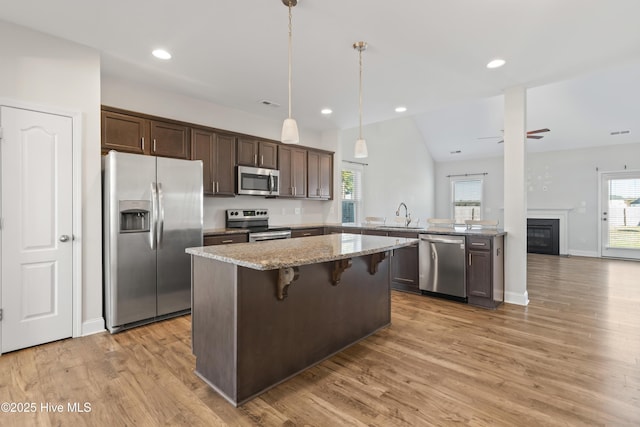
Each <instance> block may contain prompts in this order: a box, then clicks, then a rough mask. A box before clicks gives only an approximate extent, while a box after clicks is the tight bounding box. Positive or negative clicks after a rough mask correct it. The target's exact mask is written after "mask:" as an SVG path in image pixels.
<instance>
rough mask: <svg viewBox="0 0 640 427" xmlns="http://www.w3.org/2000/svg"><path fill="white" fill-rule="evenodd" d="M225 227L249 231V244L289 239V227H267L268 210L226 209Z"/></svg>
mask: <svg viewBox="0 0 640 427" xmlns="http://www.w3.org/2000/svg"><path fill="white" fill-rule="evenodd" d="M226 227H227V228H244V229H247V230H249V241H250V242H261V241H263V240H275V239H288V238H290V237H291V228H289V227H269V210H268V209H227V218H226Z"/></svg>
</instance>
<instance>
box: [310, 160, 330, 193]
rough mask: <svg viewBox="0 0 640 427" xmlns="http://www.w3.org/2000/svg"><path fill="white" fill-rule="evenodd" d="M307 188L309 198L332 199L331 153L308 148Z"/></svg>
mask: <svg viewBox="0 0 640 427" xmlns="http://www.w3.org/2000/svg"><path fill="white" fill-rule="evenodd" d="M307 169H308V179H307V182H308V190H307V197H309V198H310V199H333V185H331V184H332V182H333V155H332V154H330V153H325V152H320V151H315V150H308V152H307Z"/></svg>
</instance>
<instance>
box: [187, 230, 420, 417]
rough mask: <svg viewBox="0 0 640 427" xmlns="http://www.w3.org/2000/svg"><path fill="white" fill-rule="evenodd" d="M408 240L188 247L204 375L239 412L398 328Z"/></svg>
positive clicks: (336, 237)
mask: <svg viewBox="0 0 640 427" xmlns="http://www.w3.org/2000/svg"><path fill="white" fill-rule="evenodd" d="M416 243H417V239H405V238H395V237H384V236H368V235H359V234H332V235H325V236H313V237H305V238H297V239H287V240H271V241H267V242H259V243H240V244H234V245H222V246H207V247H199V248H189V249H187V253H189V254H191V255H192V256H191V260H192V279H191V282H192V347H193V353H194V355H195V356H196V374H197V375H198V376H200V377H201V378H202V379H203V380H204V381H205V382H207V383H208V384H209V385H210V386H211V387H213V388H214V389H215V390H216V391H217V392H218V393H220V394H221V395H222V396H223V397H224V398H225V399H227V400H228V401H229V402H231V403H232V404H233V405H235V406H238V405H241V404H242V403H244V402H246V401H248V400H250V399H252V398H253V397H255V396H257V395H259V394H260V393H263V392H264V391H266V390H268V389H269V388H271V387H273V386H275V385H277V384H279V383H281V382H283V381H285V380H287V379H288V378H290V377H292V376H294V375H296V374H298V373H299V372H301V371H303V370H305V369H307V368H309V367H310V366H313V365H315V364H317V363H319V362H321V361H322V360H324V359H326V358H328V357H330V356H332V355H333V354H335V353H338V352H339V351H341V350H343V349H345V348H346V347H349V346H350V345H352V344H354V343H356V342H358V341H359V340H361V339H363V338H366V337H368V336H369V335H371V334H373V333H375V332H376V331H378V330H379V329H381V328H384V327H385V326H388V325H389V324H390V322H391V299H390V269H389V257H390V256H393V250H394V249H397V248H400V247H403V246H409V245H412V244H416Z"/></svg>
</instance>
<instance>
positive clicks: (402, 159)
mask: <svg viewBox="0 0 640 427" xmlns="http://www.w3.org/2000/svg"><path fill="white" fill-rule="evenodd" d="M363 136H364V138H365V139H366V141H367V147H368V150H369V157H368V158H366V159H355V158H354V157H353V148H354V145H355V141H356V139H357V138H358V129H357V128H354V129H348V130H345V131H344V132H342V134H341V146H342V156H343V158H344V160H351V161H358V162H363V163H367V164H368V166H365V167H364V178H363V180H364V182H363V199H364V201H363V209H362V211H363V218H364V217H365V216H380V217H386V218H387V224H388V223H390V222H391V221H394V217H395V212H396V209H397V208H398V205H399V204H400V203H401V202H404V203H405V204H406V205H407V207H408V208H409V212H410V213H411V218H413V220H414V224H415V222H416V221H417V220H418V219H420V225H424V224H425V221H426V219H427V218H429V217H431V216H433V212H434V191H435V182H434V162H433V159H432V157H431V154H430V153H429V151H428V150H427V148H426V146H425V144H424V142H423V139H422V135H421V133H420V131H419V130H418V128H417V127H416V125H415V122H414V121H413V119H412V118H410V117H403V118H399V119H395V120H388V121H385V122H380V123H374V124H370V125H367V126H365V127H364V128H363ZM403 214H404V209H403V210H402V213H401V215H403Z"/></svg>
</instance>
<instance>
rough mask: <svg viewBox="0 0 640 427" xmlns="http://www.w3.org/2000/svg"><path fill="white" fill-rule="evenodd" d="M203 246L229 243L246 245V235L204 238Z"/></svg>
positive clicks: (209, 236) (221, 235)
mask: <svg viewBox="0 0 640 427" xmlns="http://www.w3.org/2000/svg"><path fill="white" fill-rule="evenodd" d="M203 240H204V242H203V243H204V246H213V245H227V244H229V243H246V242H248V241H249V235H248V234H247V233H235V234H214V235H208V236H204V239H203Z"/></svg>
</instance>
